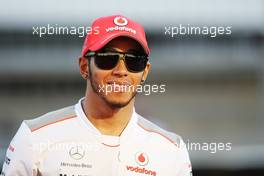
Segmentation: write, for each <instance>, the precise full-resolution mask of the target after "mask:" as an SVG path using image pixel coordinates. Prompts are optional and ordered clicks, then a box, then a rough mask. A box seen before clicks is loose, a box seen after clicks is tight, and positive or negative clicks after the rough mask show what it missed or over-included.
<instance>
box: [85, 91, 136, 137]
mask: <svg viewBox="0 0 264 176" xmlns="http://www.w3.org/2000/svg"><path fill="white" fill-rule="evenodd" d="M82 107H83V110H84V112H85V114H86V117H87V118H88V119H89V121H90V122H91V123H92V124H93V125H94V126H95V127H96V128H97V129H98V130H99V131H100V132H101V133H102V134H104V135H111V136H120V135H121V133H122V132H123V131H124V129H125V128H126V126H127V124H128V122H129V120H130V119H131V117H132V114H133V108H134V99H133V100H131V101H130V103H129V104H128V105H126V106H125V107H123V108H112V107H110V106H109V105H107V104H106V103H100V104H98V102H97V103H94V102H91V100H90V99H88V98H87V96H86V97H85V99H84V100H83V102H82Z"/></svg>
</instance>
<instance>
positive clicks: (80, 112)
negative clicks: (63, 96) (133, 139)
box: [75, 97, 138, 140]
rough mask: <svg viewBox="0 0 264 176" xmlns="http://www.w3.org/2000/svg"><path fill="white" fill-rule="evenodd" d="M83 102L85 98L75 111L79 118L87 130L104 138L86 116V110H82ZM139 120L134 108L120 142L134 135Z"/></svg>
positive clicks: (79, 102) (76, 106)
mask: <svg viewBox="0 0 264 176" xmlns="http://www.w3.org/2000/svg"><path fill="white" fill-rule="evenodd" d="M83 100H84V97H83V98H81V99H80V100H79V101H78V103H77V104H76V105H75V111H76V114H77V116H78V117H79V118H80V119H81V121H82V122H83V123H84V124H85V125H86V127H87V129H88V130H89V131H90V132H91V133H93V134H95V135H100V136H102V134H101V132H100V131H99V130H98V129H97V128H96V127H95V126H94V125H93V124H92V123H91V121H90V120H89V119H88V118H87V116H86V115H85V113H84V110H83V108H82V103H81V102H82V101H83ZM137 120H138V115H137V113H136V111H135V107H133V113H132V117H131V118H130V120H129V122H128V124H127V126H126V127H125V129H124V130H123V132H122V134H121V135H120V138H121V139H120V140H122V139H123V138H127V136H129V134H130V133H132V131H133V130H134V129H135V125H136V123H137Z"/></svg>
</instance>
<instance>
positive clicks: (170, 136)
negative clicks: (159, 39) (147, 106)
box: [137, 115, 182, 147]
mask: <svg viewBox="0 0 264 176" xmlns="http://www.w3.org/2000/svg"><path fill="white" fill-rule="evenodd" d="M137 124H138V126H140V127H141V128H142V129H143V130H145V131H146V132H149V133H155V134H157V135H160V136H162V137H163V138H165V139H166V140H168V141H169V142H171V143H173V144H174V145H176V146H177V147H180V145H181V142H182V138H181V136H179V135H178V134H176V133H174V132H170V131H167V130H165V129H163V128H161V127H160V126H158V125H156V124H155V123H153V122H151V121H149V120H147V119H146V118H144V117H142V116H141V115H138V121H137Z"/></svg>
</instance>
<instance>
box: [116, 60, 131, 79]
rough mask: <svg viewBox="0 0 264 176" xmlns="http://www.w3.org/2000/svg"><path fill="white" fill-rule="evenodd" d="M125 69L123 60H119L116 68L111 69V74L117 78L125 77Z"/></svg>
mask: <svg viewBox="0 0 264 176" xmlns="http://www.w3.org/2000/svg"><path fill="white" fill-rule="evenodd" d="M127 72H128V71H127V68H126V65H125V62H124V60H119V61H118V63H117V65H116V67H115V68H114V69H113V74H114V75H116V76H119V77H122V76H127Z"/></svg>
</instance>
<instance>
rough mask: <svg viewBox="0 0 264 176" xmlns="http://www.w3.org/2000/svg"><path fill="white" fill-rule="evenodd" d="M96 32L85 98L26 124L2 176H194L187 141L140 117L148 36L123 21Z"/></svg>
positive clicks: (83, 64) (84, 72)
mask: <svg viewBox="0 0 264 176" xmlns="http://www.w3.org/2000/svg"><path fill="white" fill-rule="evenodd" d="M92 28H93V29H94V28H97V29H98V31H99V32H98V31H97V32H96V33H90V34H88V35H87V36H86V39H85V42H84V45H83V50H82V57H80V58H79V68H80V73H81V76H82V77H83V78H84V79H85V80H87V89H86V94H85V97H84V98H82V99H80V100H79V102H78V103H77V104H76V105H75V106H70V107H66V108H63V109H60V110H57V111H53V112H50V113H47V114H45V115H43V116H41V117H39V118H36V119H33V120H25V121H23V123H22V125H21V127H20V128H19V130H18V132H17V134H16V135H15V137H14V138H13V140H12V141H11V143H10V145H9V147H8V149H7V155H6V158H5V163H4V166H3V171H2V175H5V176H16V175H19V176H21V175H22V176H31V175H34V176H35V175H42V176H46V175H48V176H49V175H51V176H55V175H58V176H111V175H112V176H118V175H119V176H132V175H137V176H146V175H153V176H156V175H157V176H187V175H188V176H189V175H191V164H190V161H189V156H188V153H187V150H186V147H185V144H184V142H183V140H182V139H181V138H180V137H179V136H177V135H176V134H173V133H170V132H167V131H165V130H163V129H161V128H159V127H158V126H156V125H155V124H153V123H151V122H149V121H148V120H146V119H144V118H143V117H142V116H140V115H139V114H137V113H136V112H135V110H134V103H135V95H136V89H133V88H134V87H137V86H139V85H141V84H142V83H143V82H144V81H145V80H146V78H147V75H148V72H149V69H150V63H149V61H148V56H149V53H150V50H149V48H148V44H147V41H146V37H145V32H144V29H143V28H142V27H141V26H140V25H139V24H138V23H136V22H134V21H132V20H130V19H128V18H126V17H124V16H121V15H115V16H107V17H102V18H99V19H97V20H95V21H94V23H93V24H92Z"/></svg>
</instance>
